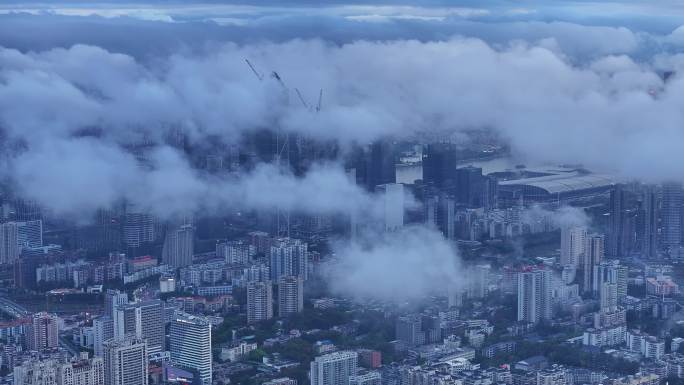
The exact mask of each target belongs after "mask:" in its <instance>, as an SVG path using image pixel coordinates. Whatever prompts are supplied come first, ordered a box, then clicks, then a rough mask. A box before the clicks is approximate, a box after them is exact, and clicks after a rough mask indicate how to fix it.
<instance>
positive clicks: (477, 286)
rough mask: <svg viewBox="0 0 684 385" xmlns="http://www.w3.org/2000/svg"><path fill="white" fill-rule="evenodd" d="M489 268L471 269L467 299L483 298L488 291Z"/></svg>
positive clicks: (487, 266) (478, 266)
mask: <svg viewBox="0 0 684 385" xmlns="http://www.w3.org/2000/svg"><path fill="white" fill-rule="evenodd" d="M490 270H491V266H489V265H476V266H475V267H473V268H472V269H471V273H472V276H471V280H470V282H469V286H468V297H470V298H484V297H485V296H486V295H487V293H488V291H489V272H490Z"/></svg>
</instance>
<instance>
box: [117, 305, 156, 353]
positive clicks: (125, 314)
mask: <svg viewBox="0 0 684 385" xmlns="http://www.w3.org/2000/svg"><path fill="white" fill-rule="evenodd" d="M114 313H115V316H114V337H115V338H123V337H125V336H127V335H135V336H136V337H140V338H143V339H144V340H145V341H146V342H147V347H146V349H147V351H148V353H150V354H151V353H157V352H161V351H163V350H164V340H165V338H164V336H165V333H164V303H163V302H162V301H160V300H153V301H147V302H136V303H131V304H127V305H120V306H118V307H117V308H116V310H115V311H114Z"/></svg>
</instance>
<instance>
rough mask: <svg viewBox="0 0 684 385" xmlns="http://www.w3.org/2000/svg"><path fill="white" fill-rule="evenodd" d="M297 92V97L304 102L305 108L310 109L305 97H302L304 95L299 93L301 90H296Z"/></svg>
mask: <svg viewBox="0 0 684 385" xmlns="http://www.w3.org/2000/svg"><path fill="white" fill-rule="evenodd" d="M295 92H296V93H297V96H298V97H299V101H300V102H302V105H303V106H304V108H309V105H308V104H306V101H304V97H303V96H302V93H301V92H299V88H295Z"/></svg>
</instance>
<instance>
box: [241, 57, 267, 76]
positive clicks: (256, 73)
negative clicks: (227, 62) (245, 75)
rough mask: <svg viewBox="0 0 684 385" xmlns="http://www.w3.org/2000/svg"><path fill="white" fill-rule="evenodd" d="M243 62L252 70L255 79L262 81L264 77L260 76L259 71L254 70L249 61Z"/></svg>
mask: <svg viewBox="0 0 684 385" xmlns="http://www.w3.org/2000/svg"><path fill="white" fill-rule="evenodd" d="M245 61H246V62H247V65H248V66H249V68H251V69H252V72H254V75H256V77H257V79H259V81H261V80H263V79H264V76H263V75H262V74H260V73H259V71H257V70H256V68H254V66H253V65H252V63H251V62H250V61H249V59H245Z"/></svg>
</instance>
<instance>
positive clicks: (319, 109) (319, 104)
mask: <svg viewBox="0 0 684 385" xmlns="http://www.w3.org/2000/svg"><path fill="white" fill-rule="evenodd" d="M322 101H323V89H322V88H321V91H320V92H319V93H318V103H317V104H316V112H320V111H321V102H322Z"/></svg>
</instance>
